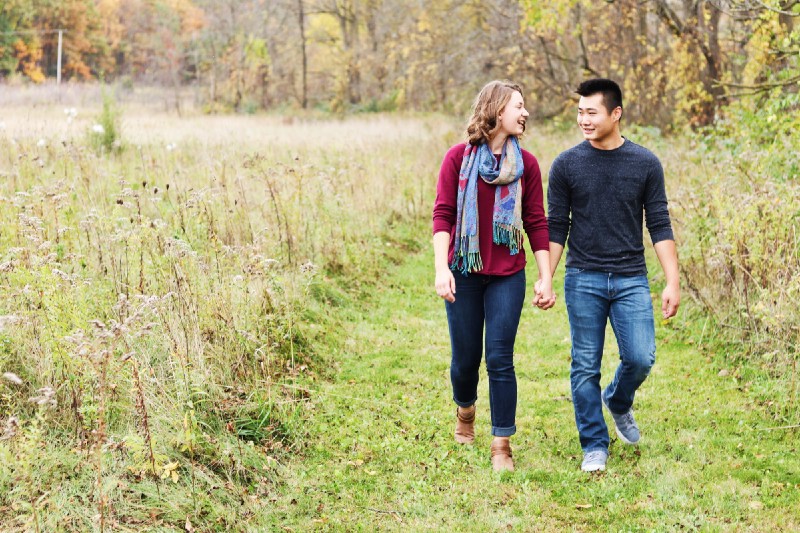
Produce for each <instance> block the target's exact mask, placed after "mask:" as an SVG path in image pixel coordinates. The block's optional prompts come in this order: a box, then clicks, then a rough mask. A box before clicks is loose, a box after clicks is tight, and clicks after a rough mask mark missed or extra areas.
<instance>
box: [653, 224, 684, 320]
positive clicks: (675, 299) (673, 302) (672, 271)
mask: <svg viewBox="0 0 800 533" xmlns="http://www.w3.org/2000/svg"><path fill="white" fill-rule="evenodd" d="M653 247H654V248H655V249H656V255H657V256H658V261H659V262H660V263H661V268H662V269H663V270H664V277H665V278H666V279H667V286H666V287H664V291H663V292H662V293H661V314H662V315H663V317H664V318H665V319H666V318H672V317H673V316H675V315H676V314H677V313H678V306H679V305H680V304H681V282H680V275H679V274H678V250H677V248H676V246H675V241H673V240H672V239H667V240H663V241H659V242H657V243H655V244H654V245H653Z"/></svg>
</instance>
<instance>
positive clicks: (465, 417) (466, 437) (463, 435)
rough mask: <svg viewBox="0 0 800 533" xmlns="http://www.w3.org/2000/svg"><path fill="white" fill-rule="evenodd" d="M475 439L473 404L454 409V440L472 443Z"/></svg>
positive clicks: (461, 442) (460, 442)
mask: <svg viewBox="0 0 800 533" xmlns="http://www.w3.org/2000/svg"><path fill="white" fill-rule="evenodd" d="M474 440H475V406H474V405H473V406H471V407H458V408H457V409H456V442H457V443H459V444H472V442H473V441H474Z"/></svg>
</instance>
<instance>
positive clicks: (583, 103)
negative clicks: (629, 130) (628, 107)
mask: <svg viewBox="0 0 800 533" xmlns="http://www.w3.org/2000/svg"><path fill="white" fill-rule="evenodd" d="M620 116H622V108H620V107H617V108H615V109H614V110H612V111H611V113H609V112H608V110H607V109H606V106H605V105H603V94H602V93H596V94H592V95H590V96H581V99H580V100H579V101H578V126H579V127H580V128H581V131H582V132H583V138H584V139H586V140H587V141H595V142H602V141H604V140H606V139H608V138H609V137H610V136H611V135H612V134H613V133H614V131H615V129H614V128H615V126H616V124H617V123H618V122H619V117H620Z"/></svg>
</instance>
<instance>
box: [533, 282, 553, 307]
mask: <svg viewBox="0 0 800 533" xmlns="http://www.w3.org/2000/svg"><path fill="white" fill-rule="evenodd" d="M533 287H534V290H535V291H536V295H535V296H534V298H533V305H535V306H536V307H538V308H539V309H541V310H543V311H546V310H548V309H550V308H551V307H553V306H554V305H555V304H556V294H555V293H554V292H553V283H552V281H548V282H546V283H545V282H544V281H542V280H541V279H539V280H537V281H536V283H535V284H534V286H533Z"/></svg>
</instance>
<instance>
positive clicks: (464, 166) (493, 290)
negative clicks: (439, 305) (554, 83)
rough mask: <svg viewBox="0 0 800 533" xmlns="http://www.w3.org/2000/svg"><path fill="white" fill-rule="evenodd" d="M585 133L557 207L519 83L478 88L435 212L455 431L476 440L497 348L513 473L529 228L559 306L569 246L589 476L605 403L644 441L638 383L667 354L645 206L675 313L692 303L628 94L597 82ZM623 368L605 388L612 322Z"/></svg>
mask: <svg viewBox="0 0 800 533" xmlns="http://www.w3.org/2000/svg"><path fill="white" fill-rule="evenodd" d="M576 92H577V93H578V95H579V96H580V100H579V102H578V126H579V127H580V128H581V131H582V132H583V137H584V139H585V140H584V141H583V142H582V143H580V144H578V145H576V146H575V147H573V148H571V149H569V150H566V151H565V152H563V153H561V154H560V155H559V156H558V157H557V158H556V159H555V161H554V162H553V164H552V167H551V169H550V176H549V182H548V190H547V204H548V210H549V212H548V217H547V218H546V217H545V214H544V202H543V193H542V177H541V173H540V171H539V165H538V162H537V161H536V158H535V157H534V156H533V155H532V154H531V153H529V152H528V151H526V150H523V149H522V148H520V146H519V141H518V139H519V137H521V136H522V134H523V133H524V132H525V125H526V122H527V118H528V111H527V110H526V109H525V102H524V98H523V94H522V90H521V89H520V87H519V86H518V85H516V84H514V83H511V82H506V81H493V82H490V83H489V84H487V85H486V86H485V87H484V88H483V89H482V90H481V91H480V93H479V94H478V96H477V98H476V99H475V103H474V106H473V110H472V116H471V118H470V120H469V123H468V125H467V138H468V139H467V142H466V143H462V144H457V145H456V146H453V147H452V148H451V149H450V150H449V151H448V152H447V154H446V155H445V157H444V161H443V162H442V167H441V170H440V172H439V181H438V184H437V188H436V202H435V205H434V208H433V247H434V255H435V266H436V282H435V283H436V292H437V294H438V295H439V296H440V297H442V298H443V299H444V300H445V308H446V311H447V323H448V326H449V330H450V343H451V349H452V360H451V365H450V379H451V383H452V387H453V400H454V401H455V403H456V405H457V408H456V429H455V439H456V441H457V442H459V443H464V444H466V443H471V442H472V441H473V439H474V437H475V431H474V423H475V401H476V400H477V387H478V371H479V368H480V363H481V359H482V358H483V354H484V352H485V357H486V370H487V373H488V376H489V406H490V411H491V423H492V435H493V437H494V438H493V440H492V444H491V459H492V466H493V468H494V469H495V470H498V471H499V470H513V469H514V462H513V459H512V452H511V446H510V444H509V438H510V437H511V436H512V435H513V434H514V433H515V432H516V425H515V415H516V408H517V382H516V376H515V373H514V340H515V338H516V334H517V328H518V326H519V319H520V314H521V312H522V307H523V304H524V300H525V262H526V261H525V251H524V250H523V248H522V241H523V234H526V235H527V236H528V241H529V243H530V248H531V249H532V250H533V253H534V256H535V259H536V264H537V267H538V270H539V278H538V280H537V281H536V283H535V293H536V294H535V295H534V297H533V304H534V305H536V306H537V307H539V308H540V309H549V308H551V307H553V306H554V305H555V303H556V295H555V293H554V292H553V284H552V281H553V273H554V272H555V270H556V267H557V265H558V262H559V260H560V259H561V255H562V252H563V250H564V246H565V244H566V245H567V246H568V247H567V259H566V273H565V277H564V299H565V302H566V306H567V314H568V317H569V325H570V337H571V341H572V353H571V355H572V363H571V368H570V384H571V389H572V403H573V406H574V409H575V422H576V424H577V427H578V434H579V436H580V443H581V448H582V449H583V452H584V455H583V461H582V464H581V469H582V470H584V471H595V470H604V469H605V467H606V461H607V458H608V445H609V436H608V429H607V427H606V423H605V420H604V418H603V412H602V409H603V406H605V408H606V409H607V410H608V411H609V412H610V414H611V417H612V418H613V419H614V423H615V426H616V432H617V435H618V436H619V438H620V439H621V440H622V441H623V442H625V443H626V444H632V445H635V444H637V443H638V442H639V428H638V426H637V424H636V421H635V420H634V418H633V411H632V406H633V400H634V395H635V393H636V390H637V389H638V388H639V386H640V385H641V384H642V383H643V382H644V380H645V378H646V377H647V376H648V374H649V372H650V369H651V367H652V366H653V364H654V362H655V349H656V347H655V326H654V319H653V306H652V301H651V299H650V287H649V284H648V280H647V269H646V265H645V259H644V244H643V230H642V225H643V219H642V216H643V214H645V215H646V217H645V220H646V225H647V229H648V232H649V234H650V238H651V240H652V242H653V244H654V247H655V251H656V255H657V256H658V260H659V262H660V263H661V267H662V268H663V270H664V274H665V277H666V288H665V289H664V291H663V293H662V316H663V317H664V318H670V317H672V316H674V315H675V313H676V312H677V309H678V304H679V302H680V287H679V280H678V257H677V252H676V248H675V241H674V239H673V234H672V227H671V224H670V217H669V212H668V210H667V197H666V193H665V190H664V173H663V170H662V167H661V163H660V162H659V160H658V159H657V158H656V156H655V155H653V154H652V153H651V152H650V151H649V150H647V149H645V148H643V147H641V146H639V145H637V144H635V143H633V142H631V141H630V140H628V139H626V138H624V137H623V136H622V135H621V134H620V128H619V125H620V119H621V117H622V109H623V107H622V91H621V90H620V88H619V85H617V84H616V83H615V82H614V81H612V80H608V79H591V80H587V81H585V82H583V83H582V84H581V85H580V86H579V87H578V89H577V91H576ZM609 320H610V322H611V327H612V328H613V331H614V334H615V336H616V338H617V344H618V346H619V352H620V360H621V361H620V364H619V366H618V367H617V370H616V372H615V374H614V377H613V378H612V380H611V382H610V383H609V384H608V386H607V387H605V389H603V390H601V387H600V363H601V359H602V356H603V344H604V338H605V330H606V323H607V322H608V321H609Z"/></svg>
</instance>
